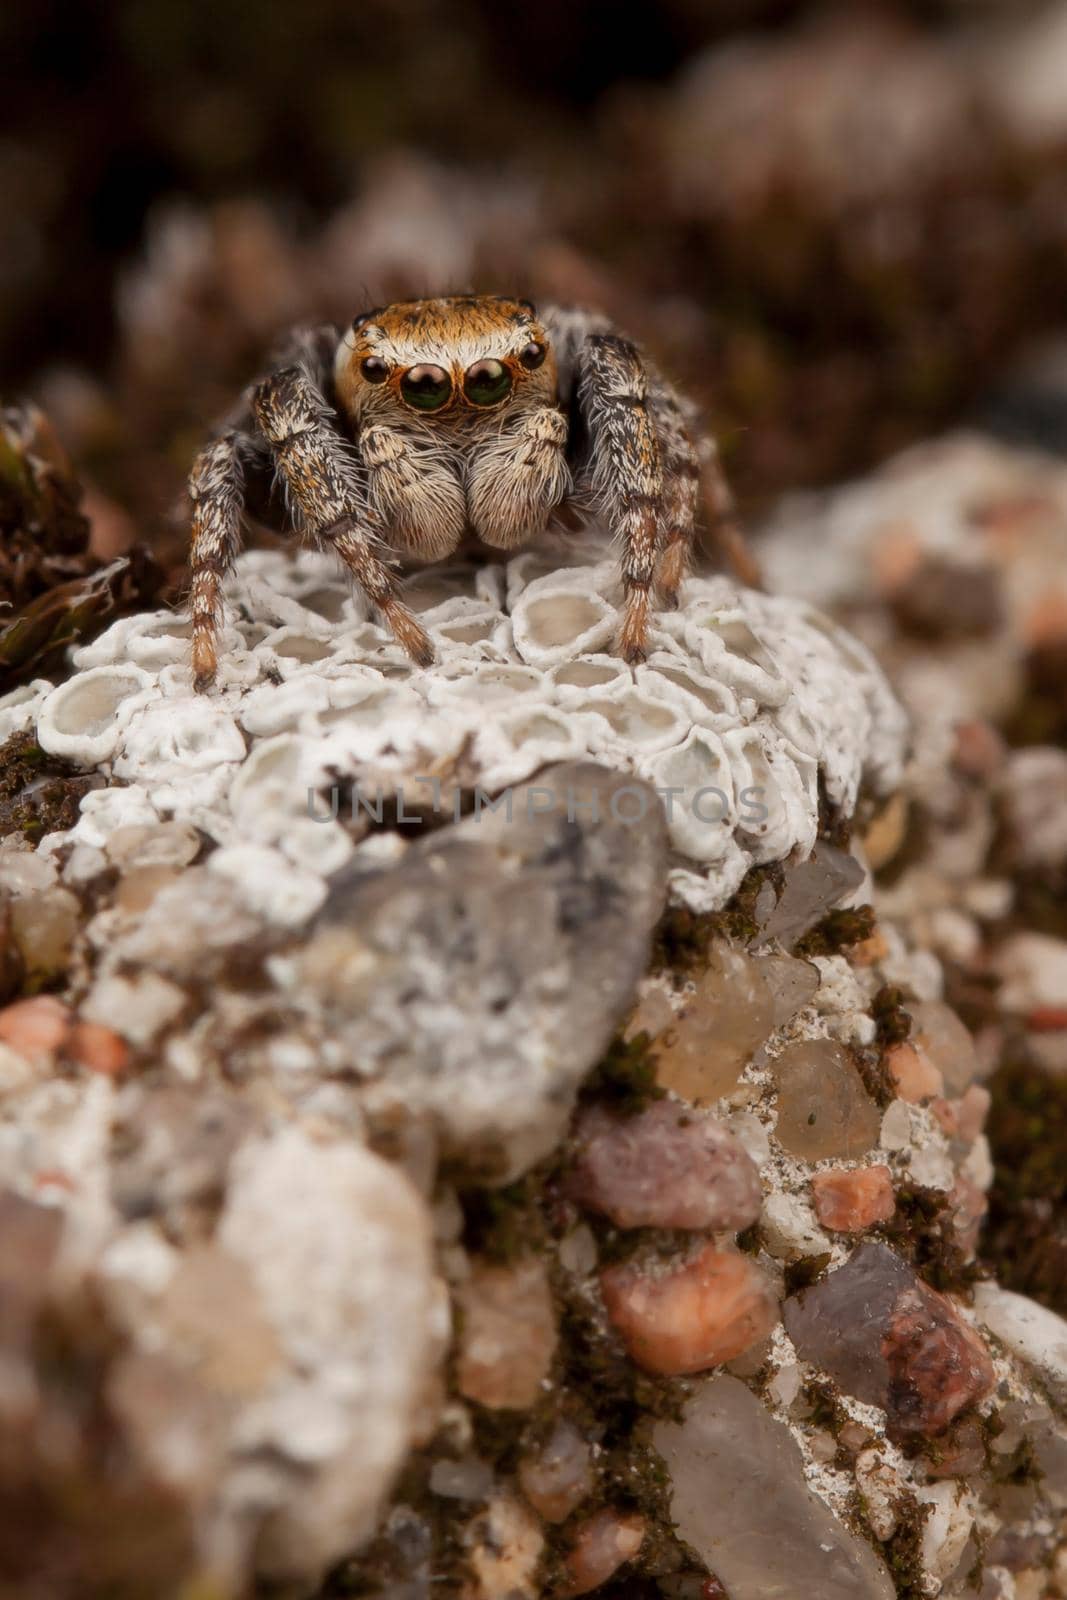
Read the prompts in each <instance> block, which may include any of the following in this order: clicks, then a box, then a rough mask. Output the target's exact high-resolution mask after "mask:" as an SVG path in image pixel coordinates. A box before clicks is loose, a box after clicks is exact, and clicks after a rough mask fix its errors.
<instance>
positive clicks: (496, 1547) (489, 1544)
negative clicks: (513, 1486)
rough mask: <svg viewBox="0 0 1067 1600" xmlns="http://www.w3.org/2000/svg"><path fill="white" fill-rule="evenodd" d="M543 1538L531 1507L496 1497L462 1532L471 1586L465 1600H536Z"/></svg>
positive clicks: (467, 1589) (503, 1495) (514, 1499)
mask: <svg viewBox="0 0 1067 1600" xmlns="http://www.w3.org/2000/svg"><path fill="white" fill-rule="evenodd" d="M544 1543H545V1540H544V1535H543V1534H542V1532H541V1528H540V1525H539V1523H538V1521H537V1518H536V1517H535V1516H534V1514H533V1512H532V1511H530V1509H529V1507H527V1506H524V1505H523V1503H522V1501H521V1500H519V1499H517V1498H516V1497H515V1496H514V1495H510V1494H503V1493H500V1494H496V1495H494V1496H493V1498H492V1500H491V1501H490V1502H489V1505H488V1507H487V1508H486V1510H485V1511H484V1512H483V1513H482V1515H481V1516H478V1517H476V1518H475V1519H474V1521H473V1522H472V1523H470V1524H469V1525H468V1526H467V1527H466V1528H465V1529H464V1531H463V1544H464V1546H465V1548H466V1559H467V1564H468V1566H469V1569H470V1578H471V1581H470V1583H469V1584H468V1585H467V1586H466V1587H465V1588H464V1590H463V1600H537V1597H538V1595H539V1593H540V1590H539V1587H538V1584H537V1567H538V1563H539V1561H540V1559H541V1551H542V1550H543V1548H544Z"/></svg>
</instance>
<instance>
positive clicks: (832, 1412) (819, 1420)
mask: <svg viewBox="0 0 1067 1600" xmlns="http://www.w3.org/2000/svg"><path fill="white" fill-rule="evenodd" d="M802 1393H803V1396H804V1399H805V1400H806V1401H807V1403H808V1406H809V1407H810V1413H809V1417H810V1421H811V1423H812V1424H813V1426H814V1427H816V1428H822V1429H823V1430H824V1431H825V1432H826V1433H829V1434H832V1435H833V1437H834V1438H835V1439H836V1438H837V1436H838V1434H839V1433H840V1432H841V1429H842V1428H843V1427H844V1426H845V1424H846V1423H847V1422H848V1420H849V1417H848V1412H847V1411H846V1410H845V1408H844V1406H843V1405H842V1404H841V1396H840V1395H839V1394H838V1392H837V1390H836V1388H835V1387H834V1385H833V1384H832V1383H831V1382H830V1381H829V1379H827V1378H812V1379H811V1380H810V1381H809V1382H808V1383H806V1384H805V1385H804V1388H803V1390H802Z"/></svg>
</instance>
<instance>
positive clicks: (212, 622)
mask: <svg viewBox="0 0 1067 1600" xmlns="http://www.w3.org/2000/svg"><path fill="white" fill-rule="evenodd" d="M189 497H190V499H191V500H192V503H193V531H192V546H191V549H190V554H189V566H190V569H191V572H192V584H191V590H190V607H191V610H192V619H193V684H194V687H195V689H196V691H197V693H198V694H202V693H203V692H204V691H205V690H206V689H208V688H210V687H211V684H212V683H213V682H214V679H215V669H216V667H217V665H218V654H217V643H218V632H219V625H220V623H221V622H222V580H223V578H224V577H225V575H226V573H227V572H228V571H229V569H230V567H231V566H232V565H233V562H234V558H235V557H236V555H237V552H238V550H239V549H240V544H241V514H242V511H243V509H244V469H243V464H242V461H241V455H240V450H239V448H238V442H237V435H236V434H235V433H226V434H223V436H222V437H221V438H219V439H216V440H215V441H214V442H213V443H212V444H209V445H208V446H207V447H206V448H205V449H203V450H202V451H201V452H200V454H199V455H198V456H197V458H196V461H195V462H194V463H193V470H192V472H191V473H190V475H189Z"/></svg>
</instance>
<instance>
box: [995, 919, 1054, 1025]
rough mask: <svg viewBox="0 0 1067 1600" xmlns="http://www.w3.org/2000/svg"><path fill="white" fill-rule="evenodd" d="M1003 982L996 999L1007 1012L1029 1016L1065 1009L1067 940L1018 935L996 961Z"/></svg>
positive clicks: (1034, 935)
mask: <svg viewBox="0 0 1067 1600" xmlns="http://www.w3.org/2000/svg"><path fill="white" fill-rule="evenodd" d="M993 970H994V972H995V973H996V975H997V977H998V978H999V979H1000V981H1001V989H1000V993H999V995H998V996H997V1000H998V1003H999V1005H1000V1006H1001V1008H1002V1009H1003V1010H1004V1011H1014V1012H1019V1013H1022V1014H1023V1015H1026V1014H1028V1013H1030V1012H1032V1011H1041V1010H1043V1009H1046V1008H1048V1009H1050V1010H1052V1009H1062V1008H1063V1006H1064V1004H1065V996H1067V940H1063V939H1053V938H1051V937H1050V936H1049V935H1048V934H1045V933H1016V934H1013V935H1012V936H1011V938H1009V939H1006V940H1005V942H1004V943H1003V944H1002V945H1001V947H1000V949H999V950H997V951H996V953H995V955H994V957H993Z"/></svg>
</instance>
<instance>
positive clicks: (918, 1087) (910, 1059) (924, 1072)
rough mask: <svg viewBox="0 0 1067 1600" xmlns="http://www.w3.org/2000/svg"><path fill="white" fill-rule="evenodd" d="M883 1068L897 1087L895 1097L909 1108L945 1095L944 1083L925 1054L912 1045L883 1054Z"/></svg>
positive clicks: (894, 1048) (899, 1045)
mask: <svg viewBox="0 0 1067 1600" xmlns="http://www.w3.org/2000/svg"><path fill="white" fill-rule="evenodd" d="M885 1064H886V1066H887V1067H888V1068H889V1072H890V1076H891V1077H892V1079H893V1082H894V1083H895V1084H896V1086H897V1094H898V1095H899V1096H900V1098H901V1099H902V1100H907V1102H908V1103H909V1105H913V1106H914V1105H919V1103H920V1102H921V1101H923V1100H930V1099H932V1098H933V1097H934V1096H935V1095H943V1094H944V1092H945V1080H944V1078H943V1077H942V1076H941V1073H940V1070H939V1069H938V1068H937V1067H935V1066H934V1064H933V1062H932V1061H931V1060H930V1057H929V1056H928V1055H927V1054H926V1051H925V1050H922V1049H920V1048H919V1047H918V1046H917V1045H914V1044H907V1043H904V1044H894V1045H891V1046H890V1048H889V1049H888V1050H887V1051H886V1053H885Z"/></svg>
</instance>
